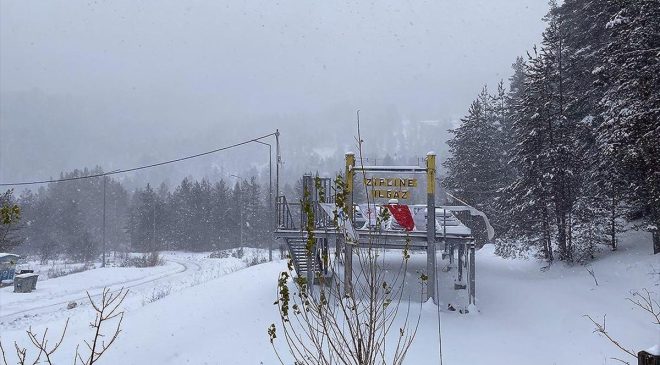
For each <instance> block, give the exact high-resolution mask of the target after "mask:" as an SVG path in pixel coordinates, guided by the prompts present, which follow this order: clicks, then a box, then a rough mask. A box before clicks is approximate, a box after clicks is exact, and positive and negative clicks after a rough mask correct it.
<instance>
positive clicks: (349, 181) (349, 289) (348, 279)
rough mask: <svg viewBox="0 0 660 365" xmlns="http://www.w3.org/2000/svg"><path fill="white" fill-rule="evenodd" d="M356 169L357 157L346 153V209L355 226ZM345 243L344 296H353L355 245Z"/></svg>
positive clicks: (349, 222) (351, 222)
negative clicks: (354, 183)
mask: <svg viewBox="0 0 660 365" xmlns="http://www.w3.org/2000/svg"><path fill="white" fill-rule="evenodd" d="M353 167H355V155H354V154H353V152H347V153H346V193H347V194H346V195H347V199H346V209H348V212H344V213H346V216H347V217H348V224H353V175H354V174H355V172H354V171H353ZM343 243H344V295H350V296H352V295H353V244H352V243H351V242H343Z"/></svg>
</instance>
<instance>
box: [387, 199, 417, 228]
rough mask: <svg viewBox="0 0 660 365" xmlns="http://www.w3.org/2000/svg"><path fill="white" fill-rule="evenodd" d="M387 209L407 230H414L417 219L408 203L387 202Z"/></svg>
mask: <svg viewBox="0 0 660 365" xmlns="http://www.w3.org/2000/svg"><path fill="white" fill-rule="evenodd" d="M387 209H389V211H390V213H392V216H393V217H394V219H395V220H396V222H397V223H399V225H400V226H401V227H403V229H405V230H406V231H412V230H413V229H414V228H415V221H414V220H413V217H412V214H411V213H410V208H408V206H407V205H401V204H387Z"/></svg>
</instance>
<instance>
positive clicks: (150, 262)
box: [120, 251, 164, 268]
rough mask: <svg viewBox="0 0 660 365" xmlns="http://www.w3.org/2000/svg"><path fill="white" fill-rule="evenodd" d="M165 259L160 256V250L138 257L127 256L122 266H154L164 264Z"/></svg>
mask: <svg viewBox="0 0 660 365" xmlns="http://www.w3.org/2000/svg"><path fill="white" fill-rule="evenodd" d="M163 263H164V260H163V259H162V258H161V257H160V254H159V253H158V251H153V252H149V253H145V254H143V255H142V256H138V257H131V256H128V257H126V258H125V259H124V260H123V261H122V262H121V264H120V266H121V267H138V268H141V267H154V266H160V265H163Z"/></svg>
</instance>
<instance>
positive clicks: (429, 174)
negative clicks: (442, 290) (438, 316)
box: [426, 152, 438, 304]
mask: <svg viewBox="0 0 660 365" xmlns="http://www.w3.org/2000/svg"><path fill="white" fill-rule="evenodd" d="M426 241H427V245H426V274H427V275H428V277H429V279H428V283H427V297H426V299H427V300H428V299H429V298H433V303H435V304H438V295H437V294H438V293H436V292H435V289H436V280H438V279H437V273H436V256H435V255H436V250H435V249H436V247H435V246H436V244H435V153H433V152H429V153H428V154H427V155H426Z"/></svg>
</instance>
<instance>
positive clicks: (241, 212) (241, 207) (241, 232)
mask: <svg viewBox="0 0 660 365" xmlns="http://www.w3.org/2000/svg"><path fill="white" fill-rule="evenodd" d="M229 176H231V177H235V178H237V179H238V209H239V210H240V215H241V218H240V219H241V223H240V229H241V230H240V236H239V238H238V241H239V242H238V243H239V246H240V247H243V225H244V224H245V222H244V221H243V193H242V192H241V179H242V178H241V177H240V176H238V175H234V174H230V175H229Z"/></svg>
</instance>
